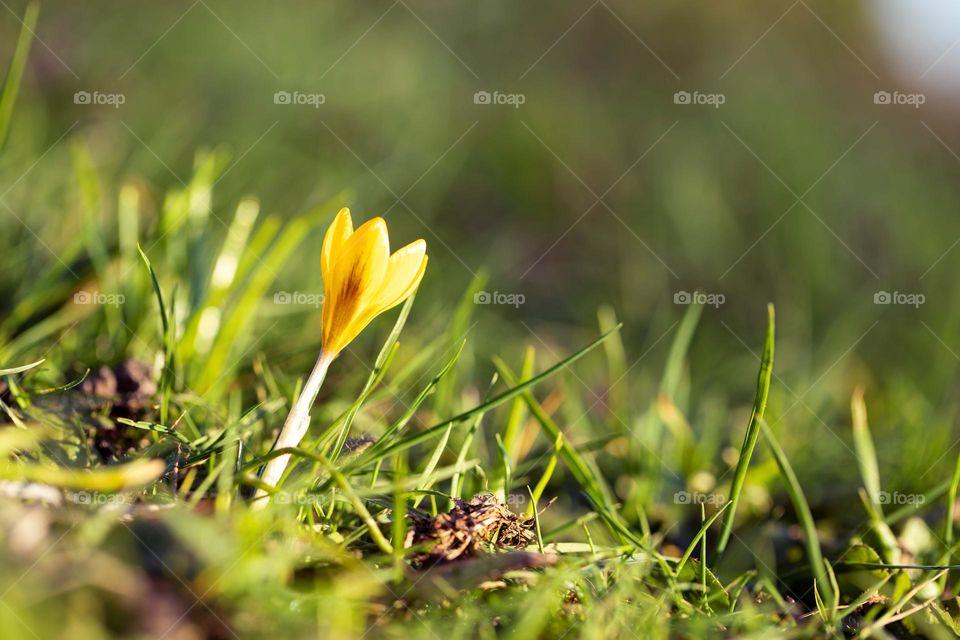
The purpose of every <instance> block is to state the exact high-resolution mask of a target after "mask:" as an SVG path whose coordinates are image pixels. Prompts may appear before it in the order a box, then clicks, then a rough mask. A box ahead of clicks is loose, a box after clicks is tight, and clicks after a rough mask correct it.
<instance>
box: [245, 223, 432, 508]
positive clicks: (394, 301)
mask: <svg viewBox="0 0 960 640" xmlns="http://www.w3.org/2000/svg"><path fill="white" fill-rule="evenodd" d="M426 268H427V244H426V243H425V242H424V241H423V240H417V241H415V242H411V243H410V244H408V245H407V246H405V247H403V248H401V249H398V250H397V251H396V252H394V253H393V254H392V255H391V254H390V239H389V237H388V235H387V223H386V222H385V221H384V220H383V218H374V219H372V220H368V221H367V222H365V223H364V224H362V225H360V228H359V229H357V230H356V231H354V230H353V220H352V219H351V218H350V210H349V209H346V208H344V209H341V210H340V213H338V214H337V217H336V218H335V219H334V221H333V223H332V224H331V225H330V227H329V228H328V229H327V233H326V235H325V236H324V238H323V248H322V249H321V251H320V273H321V275H322V276H323V289H324V299H323V324H322V347H321V349H320V355H319V356H318V357H317V362H316V364H315V365H314V367H313V371H312V372H310V377H308V378H307V381H306V383H305V384H304V385H303V390H302V391H301V392H300V397H299V398H297V401H296V403H295V404H294V405H293V408H291V409H290V413H289V414H288V415H287V419H286V421H285V422H284V423H283V428H282V429H281V430H280V435H279V436H278V437H277V442H276V443H275V444H274V449H285V448H289V447H296V446H297V445H299V444H300V441H301V440H302V439H303V436H304V435H306V433H307V427H309V426H310V408H311V407H312V406H313V402H314V401H315V400H316V399H317V394H318V393H319V392H320V386H321V385H322V384H323V379H324V378H325V377H326V375H327V369H328V368H329V367H330V363H331V362H333V360H334V358H336V357H337V356H338V355H339V354H340V352H341V351H343V349H344V348H345V347H346V346H347V345H348V344H350V342H351V341H352V340H353V339H354V338H356V337H357V335H359V333H360V332H361V331H363V329H364V327H366V326H367V325H368V324H370V321H371V320H373V319H374V318H376V317H377V316H378V315H380V314H381V313H383V312H384V311H387V310H388V309H391V308H393V307H395V306H397V305H398V304H400V303H401V302H403V301H404V300H406V299H407V298H409V297H410V295H411V294H412V293H413V292H414V291H415V290H416V288H417V285H419V284H420V280H421V279H422V278H423V273H424V271H425V270H426ZM289 460H290V455H289V454H286V455H280V456H277V457H275V458H272V459H271V460H270V461H269V462H268V463H267V465H266V467H265V468H264V470H263V475H262V477H261V479H262V480H263V482H265V483H266V484H268V485H271V486H276V484H277V482H278V481H279V480H280V478H281V477H282V476H283V472H284V470H285V469H286V467H287V463H288V462H289ZM257 497H258V498H260V500H259V501H258V502H257V503H255V504H256V505H257V506H258V507H262V506H264V505H265V504H266V502H267V501H266V500H265V499H264V498H266V497H267V494H266V492H265V491H263V490H260V491H258V492H257Z"/></svg>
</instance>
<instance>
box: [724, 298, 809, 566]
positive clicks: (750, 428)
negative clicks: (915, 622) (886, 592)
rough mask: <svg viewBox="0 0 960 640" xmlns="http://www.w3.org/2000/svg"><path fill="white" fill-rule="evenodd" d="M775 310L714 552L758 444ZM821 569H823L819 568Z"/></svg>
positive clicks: (770, 312) (726, 528) (771, 312)
mask: <svg viewBox="0 0 960 640" xmlns="http://www.w3.org/2000/svg"><path fill="white" fill-rule="evenodd" d="M774 321H775V317H774V310H773V305H772V304H769V305H767V337H766V339H765V340H764V344H763V357H762V359H761V361H760V373H759V375H758V376H757V394H756V397H755V399H754V401H753V409H752V410H751V412H750V423H749V424H748V425H747V432H746V433H745V434H744V436H743V444H742V445H741V447H740V459H739V460H738V461H737V468H736V471H735V473H734V476H733V484H732V485H731V487H730V500H729V501H730V504H731V507H730V510H729V511H727V514H726V516H724V519H723V527H722V529H721V530H720V540H719V542H718V543H717V554H718V555H719V554H722V553H723V552H724V550H725V549H726V548H727V543H728V542H729V540H730V534H731V533H732V532H733V521H734V518H735V517H736V515H737V504H738V503H739V502H740V494H741V493H742V492H743V484H744V482H745V481H746V478H747V470H748V468H749V466H750V458H751V457H753V450H754V448H755V447H756V445H757V438H758V437H759V435H760V422H761V420H763V412H764V410H765V409H766V407H767V395H768V394H769V393H770V375H771V373H772V372H773V334H774ZM821 571H822V570H821Z"/></svg>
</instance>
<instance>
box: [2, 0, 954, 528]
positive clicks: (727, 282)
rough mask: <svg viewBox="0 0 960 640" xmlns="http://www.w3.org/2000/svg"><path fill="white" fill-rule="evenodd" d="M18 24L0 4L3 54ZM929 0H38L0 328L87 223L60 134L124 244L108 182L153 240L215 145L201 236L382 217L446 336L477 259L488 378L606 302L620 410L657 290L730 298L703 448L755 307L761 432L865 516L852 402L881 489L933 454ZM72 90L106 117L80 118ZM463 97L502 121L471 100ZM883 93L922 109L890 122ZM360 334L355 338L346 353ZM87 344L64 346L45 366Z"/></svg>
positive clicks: (949, 293)
mask: <svg viewBox="0 0 960 640" xmlns="http://www.w3.org/2000/svg"><path fill="white" fill-rule="evenodd" d="M908 4H909V7H914V9H910V8H905V7H906V6H907V5H908ZM24 7H25V3H22V2H15V1H11V0H6V2H4V6H3V9H0V43H2V46H0V56H3V59H2V63H3V64H4V65H5V64H6V63H7V61H8V60H9V56H10V55H11V54H12V50H13V45H14V42H15V40H16V37H17V33H18V31H19V29H20V22H19V19H18V16H22V15H23V12H24ZM948 10H949V9H948V8H947V5H945V4H943V3H939V2H932V3H901V4H900V5H895V4H894V3H890V2H878V3H868V2H857V3H830V2H821V1H816V2H814V1H806V0H798V1H797V2H792V3H791V2H790V1H789V0H787V1H785V2H779V1H778V2H767V3H762V4H755V3H754V4H748V3H727V2H723V3H718V2H707V1H704V0H700V1H697V2H685V3H675V2H652V3H643V4H642V5H638V4H636V3H628V2H622V1H619V0H598V1H597V2H593V3H590V2H589V1H587V2H561V3H522V4H518V3H515V2H506V1H500V0H489V1H484V2H478V3H472V4H450V3H428V2H412V1H406V0H404V1H397V2H371V3H363V4H360V3H351V2H338V3H323V4H322V5H320V4H318V3H312V2H283V3H280V4H273V5H267V4H263V3H237V2H225V1H217V0H197V1H196V2H192V3H191V2H189V1H188V2H167V3H162V4H149V5H146V4H141V3H124V2H98V1H93V2H85V3H82V4H81V3H74V2H46V3H44V6H43V8H42V12H41V17H40V21H39V24H38V27H37V29H36V35H37V40H36V41H35V42H34V43H33V47H32V50H31V54H30V59H29V64H28V68H27V72H26V76H25V79H24V83H23V87H22V89H21V93H20V96H19V99H18V103H17V106H16V114H15V118H14V124H13V128H12V130H11V132H10V136H9V139H8V141H7V144H6V149H5V152H4V153H3V155H2V156H0V185H2V190H0V193H2V194H3V195H2V203H3V204H4V207H3V208H0V246H2V251H0V293H2V296H0V313H5V314H6V313H9V312H10V310H11V309H13V308H14V307H15V306H16V304H17V303H18V301H22V300H23V299H24V298H25V297H26V296H28V295H29V293H30V290H31V286H32V285H33V284H34V283H35V281H36V278H38V277H39V276H41V275H42V274H44V273H47V272H49V271H50V270H51V269H55V268H56V267H57V264H58V261H59V256H61V255H62V254H63V252H64V251H65V250H66V249H67V247H68V246H69V245H70V244H71V242H73V240H75V238H76V237H78V235H80V234H82V233H83V228H84V227H83V215H82V213H81V195H80V189H79V187H78V185H77V183H76V180H75V178H74V177H73V176H74V172H73V168H72V162H71V156H70V147H71V143H74V144H75V143H76V142H77V141H83V142H84V143H85V144H86V145H87V146H88V147H89V149H90V153H91V157H92V158H93V162H94V165H95V169H96V171H97V173H98V174H99V176H100V178H101V180H102V183H103V185H104V192H105V194H106V195H105V196H104V197H103V202H104V205H103V207H102V211H101V221H102V222H103V226H104V228H107V227H110V228H113V227H114V226H116V223H115V222H113V221H115V220H116V217H117V206H116V202H117V200H116V193H117V190H118V189H119V188H120V186H121V185H124V184H132V185H135V186H136V188H137V189H138V190H139V192H140V193H141V195H142V196H143V200H142V202H143V214H142V215H143V219H142V220H141V223H140V224H141V226H142V227H143V228H149V227H151V225H152V224H153V222H151V221H153V220H155V219H156V212H157V210H158V209H159V207H160V206H161V202H162V200H163V194H164V193H165V192H167V191H168V190H169V189H174V188H178V187H180V186H182V183H184V182H186V181H188V180H189V177H190V175H191V174H192V171H193V168H194V162H195V157H196V153H197V151H198V149H203V148H206V149H218V150H222V151H223V152H224V153H229V157H228V159H226V160H225V162H226V164H225V165H224V173H223V175H222V177H221V178H220V180H219V181H218V182H217V184H216V188H215V191H214V195H213V200H212V201H211V213H212V215H213V216H214V218H215V219H216V220H219V221H221V222H222V224H218V223H216V222H214V224H212V225H211V227H210V228H211V230H212V231H211V233H215V234H223V233H224V232H225V225H226V224H227V223H229V221H230V220H231V219H232V216H233V211H234V209H235V208H236V206H237V203H238V202H239V200H240V199H241V198H242V197H244V196H253V197H256V198H258V199H259V201H260V203H261V206H262V208H263V210H264V211H265V212H268V213H277V214H279V215H281V216H283V217H286V218H291V219H292V218H293V217H294V216H297V215H299V214H301V213H303V212H304V211H308V210H312V209H313V208H315V207H318V206H326V207H328V208H329V212H324V213H328V214H329V215H332V214H333V213H334V212H335V209H336V206H339V205H340V204H345V205H349V206H350V207H351V208H352V210H353V212H354V216H355V219H364V218H367V217H370V216H373V215H386V217H387V219H388V221H389V223H390V225H391V234H392V236H393V238H394V241H395V243H397V244H399V243H401V242H407V241H409V240H412V239H413V238H416V237H423V238H425V239H426V241H427V243H428V247H429V252H430V255H431V263H430V269H429V271H428V273H427V277H426V279H425V281H424V285H423V287H422V288H421V292H420V296H419V297H420V301H419V302H418V306H417V310H416V311H415V313H414V316H413V318H412V319H411V325H410V326H411V327H413V326H416V324H417V323H418V322H419V323H420V324H421V325H422V326H428V321H430V320H432V321H433V322H434V324H436V321H437V319H438V318H439V319H440V320H439V321H440V324H441V326H442V325H443V318H444V317H446V314H449V313H450V312H451V310H452V309H453V308H454V307H455V305H456V303H457V300H458V299H459V298H460V296H461V295H462V294H463V291H464V290H465V289H466V288H467V286H468V284H469V283H470V281H471V280H472V279H473V277H474V276H475V275H476V274H477V273H478V272H480V271H481V270H482V269H487V270H488V273H489V277H488V280H487V282H486V284H485V285H483V287H484V290H486V291H489V292H491V293H492V292H499V293H503V294H519V295H522V296H523V304H521V305H518V306H510V305H485V306H479V305H478V307H477V309H475V315H474V320H475V324H474V325H473V327H472V328H471V336H472V338H471V345H472V346H471V348H472V349H474V351H475V352H476V353H477V354H478V356H477V358H478V361H481V362H483V363H484V367H486V368H485V369H482V372H481V373H480V374H478V377H477V381H476V382H477V385H478V386H479V385H485V383H486V380H487V379H488V377H489V372H490V371H492V368H491V367H489V365H487V364H486V363H487V362H488V360H489V355H491V354H493V353H500V354H502V355H504V356H505V357H509V359H510V360H511V361H512V362H514V363H518V361H519V356H518V355H517V353H518V348H519V347H520V346H522V345H524V344H532V345H534V346H536V347H537V348H538V350H540V352H541V353H542V354H543V356H544V357H545V358H546V359H552V358H553V359H555V358H556V357H559V355H560V354H566V353H570V352H571V351H573V350H574V349H575V348H576V347H578V346H579V345H581V344H583V343H584V341H585V340H586V339H588V338H589V337H590V336H592V335H594V334H595V333H596V332H597V320H596V316H597V310H598V308H599V307H601V306H604V305H608V306H609V307H612V309H613V310H615V313H616V316H617V318H618V319H619V320H621V321H623V322H624V329H623V335H624V342H625V344H626V361H627V365H628V366H630V365H634V364H635V363H636V366H635V367H633V368H632V369H630V373H629V376H628V379H626V380H624V381H623V382H621V383H619V384H618V386H621V391H620V393H625V394H628V395H629V397H630V398H631V399H636V400H637V404H643V403H648V402H652V401H653V400H654V399H655V398H656V389H657V384H658V380H659V375H660V371H661V369H662V366H663V363H664V361H665V360H666V358H667V350H668V349H669V345H670V343H671V339H672V334H673V333H674V332H675V331H676V329H677V322H678V321H679V319H680V318H681V317H682V314H683V312H684V311H685V307H684V306H683V305H682V304H677V302H676V301H678V300H682V299H683V298H682V293H683V292H694V291H696V290H700V291H702V292H704V293H706V294H711V295H712V296H713V298H711V299H712V300H718V301H719V300H721V299H722V304H718V305H717V306H708V307H706V309H705V311H704V314H703V317H702V319H701V322H700V326H699V327H698V330H697V334H696V336H695V338H694V341H693V345H692V349H691V353H690V357H689V362H690V367H689V385H688V386H687V387H685V388H686V392H685V393H686V395H687V396H688V398H687V400H688V401H687V402H685V404H687V405H688V406H687V407H685V409H686V410H687V412H688V416H689V419H690V422H691V424H692V426H693V428H694V431H695V432H696V433H700V432H701V430H702V429H705V428H706V427H705V426H704V425H710V424H711V421H712V420H719V421H721V422H720V423H718V424H713V427H712V428H713V431H712V432H720V433H723V434H724V436H723V437H724V438H729V440H730V442H732V443H736V442H738V441H739V438H740V435H739V434H741V433H742V430H743V428H744V426H745V423H746V419H745V418H746V413H745V411H746V408H747V407H748V406H749V403H750V401H751V399H752V394H753V390H754V384H755V377H756V370H757V366H758V361H757V357H756V355H755V354H758V353H759V350H760V345H761V341H762V335H763V327H764V323H765V310H764V309H765V304H766V302H767V301H773V302H774V303H775V304H776V306H777V311H778V328H777V339H778V347H777V362H776V369H775V374H776V376H777V378H776V379H775V383H774V386H775V388H774V390H773V394H772V398H771V408H770V414H769V416H768V417H769V422H770V423H771V425H772V426H773V427H774V429H775V430H776V431H778V432H779V433H780V434H781V440H782V441H783V443H784V445H785V447H786V448H787V449H788V450H789V451H790V453H791V456H792V459H793V461H794V466H795V467H796V468H797V469H798V472H799V474H800V476H801V478H800V479H801V482H803V483H804V484H805V486H807V489H808V494H809V496H810V498H811V502H813V503H814V507H815V509H817V508H822V507H824V506H829V504H830V502H831V501H836V502H838V503H839V502H847V501H849V500H851V499H855V492H856V488H857V486H859V479H858V474H857V471H856V466H855V464H853V457H852V453H851V450H850V444H849V443H850V434H849V420H850V418H849V410H848V403H849V397H850V394H851V392H852V390H853V388H854V387H855V386H856V385H857V384H865V385H866V388H867V402H868V406H869V407H870V412H871V421H872V424H873V427H874V433H875V436H876V438H877V440H878V447H879V449H880V451H879V455H880V458H881V463H882V468H883V469H884V470H885V471H884V473H885V474H887V475H885V478H884V481H885V484H886V483H889V486H891V487H902V488H904V489H907V488H915V489H918V490H919V489H923V488H928V487H929V486H931V485H932V484H933V483H934V482H935V481H936V480H939V479H940V478H941V477H942V476H943V474H944V473H945V470H946V469H948V468H950V467H951V466H952V464H953V458H954V455H953V454H955V452H956V448H955V447H954V435H955V431H956V429H955V422H954V421H955V417H956V415H957V402H958V396H957V382H958V378H957V369H958V360H960V357H958V354H960V324H958V318H960V300H958V297H957V296H956V295H955V292H956V285H955V279H956V277H955V274H956V271H957V265H958V263H960V249H956V244H957V241H958V239H960V217H958V211H960V198H958V189H957V175H958V169H960V158H958V152H960V130H958V127H957V124H956V123H957V118H956V111H957V103H956V101H955V100H954V97H955V90H956V86H951V85H950V79H951V78H955V77H957V76H956V75H955V74H953V73H951V71H954V70H955V69H956V65H957V64H960V62H958V60H960V48H953V46H952V45H954V44H956V42H955V41H954V39H955V38H957V39H960V31H958V32H957V33H952V32H951V30H950V29H949V28H945V27H944V26H943V24H944V23H946V22H949V16H950V15H953V17H954V18H956V15H955V14H956V12H955V11H954V13H953V14H949V13H944V11H948ZM898 12H899V13H898ZM924 16H927V17H926V18H925V17H924ZM937 16H940V17H941V18H940V19H938V18H937ZM954 22H955V20H954ZM78 92H86V94H87V95H89V96H91V99H90V102H97V101H106V102H108V103H107V104H83V103H82V102H83V99H82V98H77V95H78ZM278 92H286V94H287V95H289V96H290V97H291V99H290V102H291V103H293V102H297V101H301V100H302V101H305V102H307V104H284V103H283V102H284V100H283V98H277V97H276V95H277V93H278ZM478 92H488V93H489V94H490V95H491V102H496V101H498V100H503V101H506V102H508V103H507V104H483V99H482V97H481V98H478V97H476V96H477V93H478ZM678 92H687V94H688V95H689V96H690V102H691V103H690V104H685V103H684V99H683V98H682V94H681V97H677V93H678ZM876 92H888V94H889V95H890V96H892V97H891V102H896V101H897V100H898V99H901V98H898V96H900V97H902V96H907V98H904V99H906V100H908V101H909V100H910V99H909V96H911V95H915V94H919V95H922V96H923V100H922V101H923V104H922V105H919V106H916V105H914V104H884V103H883V102H884V100H883V98H879V99H878V98H875V94H876ZM80 95H83V94H80ZM98 96H99V97H98ZM111 96H113V97H111ZM116 96H120V97H119V98H117V97H116ZM297 96H307V97H304V98H298V97H297ZM320 96H322V97H320ZM504 96H506V97H504ZM705 96H706V97H705ZM711 96H712V97H711ZM78 101H79V102H81V103H80V104H78ZM111 101H113V102H119V101H122V104H119V105H116V104H109V102H111ZM478 101H479V102H480V103H478ZM698 101H699V102H702V101H706V102H708V103H707V104H693V103H694V102H698ZM878 101H879V102H880V103H879V104H878ZM912 101H913V102H917V100H916V98H913V99H912ZM310 102H313V103H315V104H309V103H310ZM320 102H322V104H319V103H320ZM509 102H513V103H520V102H522V104H509ZM709 102H713V103H717V102H722V104H709ZM224 157H225V158H227V156H224ZM330 203H333V204H332V205H331V204H330ZM323 227H324V225H322V224H321V225H318V226H317V227H316V228H315V229H314V230H312V231H311V232H310V234H309V236H308V238H307V241H306V242H305V243H304V245H303V248H302V249H301V250H300V251H299V252H298V254H297V259H296V260H292V261H290V262H288V263H287V264H285V265H283V268H282V269H281V270H280V271H279V272H278V273H277V274H276V275H277V277H276V281H275V283H274V287H275V288H276V289H284V290H298V291H315V290H318V289H319V270H318V268H317V261H318V255H319V246H320V240H321V237H322V232H323ZM105 242H106V243H107V244H108V245H111V246H112V245H115V244H116V242H117V240H116V238H114V237H106V238H105ZM66 261H68V262H69V260H66ZM70 264H71V269H72V271H74V272H75V274H74V276H70V275H69V274H66V275H63V276H62V277H63V278H66V280H65V282H66V284H67V285H69V286H73V285H74V284H75V285H76V286H77V287H79V286H80V284H81V282H82V281H83V280H84V279H86V278H89V277H90V276H91V267H90V265H89V264H88V263H87V262H84V261H83V260H77V261H76V262H70ZM70 277H75V278H76V281H75V282H72V281H70V280H69V278H70ZM878 292H889V293H890V294H893V293H894V292H898V293H900V294H905V295H916V294H922V296H924V298H923V304H921V305H917V306H910V305H908V304H876V303H875V296H876V295H877V294H878ZM678 295H679V297H678ZM898 299H899V300H903V298H902V296H901V297H899V298H898ZM40 315H41V316H42V314H40ZM383 324H385V325H386V324H389V323H383ZM261 325H262V327H261V328H264V329H265V328H266V327H267V326H268V325H267V324H266V321H264V322H262V323H261ZM27 326H28V323H22V324H20V325H19V326H17V327H15V328H14V329H13V333H14V334H18V333H22V332H23V331H25V330H26V328H27ZM258 326H260V325H258ZM387 329H388V327H387V326H384V327H381V328H380V331H381V332H383V331H386V330H387ZM368 333H373V332H372V331H371V332H368ZM318 343H319V314H317V313H316V312H315V310H314V309H312V308H310V307H308V308H305V309H302V310H300V311H298V312H297V313H295V314H293V315H288V316H286V317H284V318H283V324H282V325H281V329H274V330H273V331H272V332H271V334H270V335H269V336H266V340H265V341H264V342H263V343H262V344H261V345H260V346H259V348H260V349H262V350H264V351H266V352H268V353H270V354H272V355H273V356H275V357H274V361H275V362H278V363H279V364H280V366H283V367H284V368H285V369H289V371H290V373H291V375H297V372H298V371H304V372H305V371H306V369H305V367H306V366H307V365H308V364H309V361H310V359H311V358H312V352H315V348H316V346H317V345H318ZM373 343H374V340H373V338H372V337H371V336H370V335H366V336H365V337H364V339H363V341H362V342H361V344H364V345H368V344H369V345H370V346H369V348H368V350H367V351H366V352H365V353H368V354H372V353H373V352H374V351H373V350H374V349H375V346H373ZM87 346H88V345H85V344H77V343H74V342H70V341H69V340H67V341H65V342H63V343H62V344H60V345H59V348H60V349H62V350H64V354H61V357H62V358H65V359H69V354H70V351H69V350H70V349H71V348H75V349H76V350H77V353H80V352H83V353H85V354H88V353H89V350H87V351H83V350H82V349H81V348H86V347H87ZM50 348H51V345H49V344H44V345H38V346H37V348H36V349H35V351H36V353H35V354H34V355H43V353H44V352H45V351H46V350H48V349H50ZM101 355H102V357H103V359H110V358H113V359H116V358H118V357H119V355H120V354H116V353H107V354H101ZM287 356H289V358H288V359H286V360H285V359H284V358H286V357H287ZM93 357H94V356H90V355H84V356H83V361H82V362H80V363H78V365H77V368H78V369H81V370H82V368H83V366H95V365H96V364H97V363H96V362H91V361H90V360H91V359H93ZM250 359H252V355H251V356H250V357H249V358H247V360H248V361H249V360H250ZM0 364H3V363H0ZM597 392H598V393H603V390H602V389H597ZM591 403H592V402H591ZM588 406H589V404H588ZM718 406H722V407H731V408H732V409H733V410H732V411H730V412H725V411H722V410H718V409H717V407H718ZM601 408H602V407H601ZM595 411H597V412H599V411H600V408H597V409H595ZM718 416H719V417H718ZM642 419H643V418H642V416H637V417H627V416H624V417H623V422H624V423H626V424H625V426H626V427H627V428H630V429H632V428H636V427H638V426H639V425H640V424H641V422H642ZM728 434H729V435H728ZM905 452H906V453H907V455H904V453H905ZM931 468H932V469H935V471H932V472H931V471H930V469H931Z"/></svg>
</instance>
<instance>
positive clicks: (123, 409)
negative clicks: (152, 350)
mask: <svg viewBox="0 0 960 640" xmlns="http://www.w3.org/2000/svg"><path fill="white" fill-rule="evenodd" d="M77 390H78V392H79V393H80V394H82V395H84V396H86V397H87V398H88V399H89V400H91V401H92V402H93V403H94V406H95V407H97V409H98V413H99V414H100V415H97V416H94V418H95V419H94V423H93V424H91V425H90V427H89V429H88V438H89V440H90V445H91V447H93V448H94V449H95V450H96V451H97V453H98V454H100V457H101V458H102V459H103V460H104V461H105V462H109V461H112V460H118V459H120V458H122V457H123V456H125V455H126V454H128V453H130V452H132V451H137V450H139V449H140V448H141V447H142V446H144V444H145V442H146V441H145V439H144V432H143V431H139V430H137V429H133V428H131V427H127V426H126V425H123V424H119V423H117V419H118V418H127V419H129V420H143V419H145V418H148V417H149V416H150V414H151V412H152V408H153V404H154V402H155V396H156V393H157V384H156V382H154V380H153V372H152V371H151V367H150V365H149V364H147V363H146V362H143V361H140V360H134V359H132V358H128V359H126V360H123V361H122V362H120V363H119V364H117V365H116V366H115V367H100V369H99V370H97V372H96V373H94V374H93V375H91V376H88V377H87V379H86V380H84V381H83V382H82V383H81V384H80V386H79V387H78V389H77Z"/></svg>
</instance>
